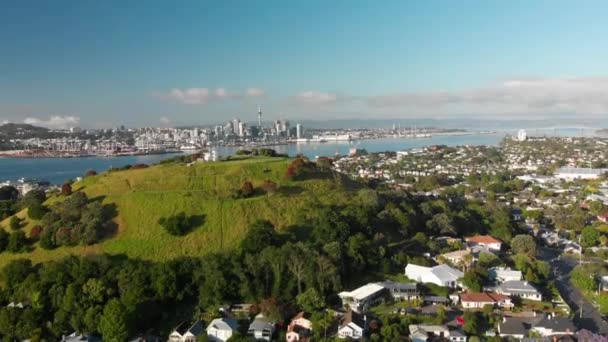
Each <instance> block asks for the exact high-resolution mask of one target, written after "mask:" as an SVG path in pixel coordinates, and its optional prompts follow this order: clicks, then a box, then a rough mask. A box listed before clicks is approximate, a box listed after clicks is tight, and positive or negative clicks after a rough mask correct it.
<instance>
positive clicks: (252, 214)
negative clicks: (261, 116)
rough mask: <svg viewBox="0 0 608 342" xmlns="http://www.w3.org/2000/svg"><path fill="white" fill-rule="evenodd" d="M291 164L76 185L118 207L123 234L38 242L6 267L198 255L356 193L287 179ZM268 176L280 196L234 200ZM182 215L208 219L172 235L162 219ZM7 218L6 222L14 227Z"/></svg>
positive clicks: (215, 167) (246, 164)
mask: <svg viewBox="0 0 608 342" xmlns="http://www.w3.org/2000/svg"><path fill="white" fill-rule="evenodd" d="M289 162H290V160H289V159H287V158H262V157H256V158H246V159H242V160H235V161H225V162H215V163H197V164H195V165H192V166H190V167H188V166H186V165H183V164H164V165H156V166H153V167H150V168H146V169H137V170H127V171H118V172H111V173H104V174H101V175H98V176H94V177H88V178H85V179H84V180H82V181H80V182H78V183H75V184H74V186H73V189H74V191H84V192H85V193H86V194H87V195H88V196H89V198H102V199H103V203H104V204H111V205H112V204H113V205H115V206H116V209H117V213H118V214H117V216H116V217H115V218H114V222H115V223H116V224H117V226H118V229H117V232H115V233H114V235H113V236H112V237H108V238H107V239H105V240H104V241H102V242H101V243H98V244H95V245H92V246H86V247H85V246H76V247H60V248H57V249H54V250H45V249H42V248H41V247H39V246H38V245H37V244H34V245H33V246H32V250H31V251H30V252H26V253H18V254H11V253H9V252H4V253H1V254H0V266H3V265H4V264H6V263H7V262H8V261H9V260H12V259H15V258H30V259H32V261H33V262H43V261H48V260H53V259H57V258H61V257H63V256H66V255H70V254H75V255H84V254H89V253H90V254H93V253H103V252H105V253H110V254H126V255H128V256H130V257H139V258H143V259H149V260H166V259H170V258H175V257H179V256H199V255H204V254H206V253H209V252H215V251H219V250H222V249H232V248H235V247H236V246H238V243H239V241H240V240H241V238H242V236H243V234H244V233H245V232H246V230H247V228H248V226H249V224H250V223H252V222H253V221H255V220H257V219H268V220H270V221H271V222H273V224H274V225H275V226H276V227H277V229H278V230H279V231H285V230H286V228H288V227H289V226H290V225H292V224H295V223H296V219H297V217H298V215H299V214H300V213H301V212H302V210H304V209H305V208H306V207H307V206H308V205H309V204H310V203H311V201H316V202H319V203H324V204H342V203H345V202H346V201H347V200H348V199H349V197H350V195H351V191H350V190H345V189H344V187H343V186H337V185H336V181H335V180H334V179H333V178H332V177H326V179H309V180H304V181H289V180H287V179H286V178H285V171H286V169H287V166H288V164H289ZM267 179H269V180H272V181H274V182H276V183H277V185H279V191H277V192H275V193H272V194H263V195H259V196H256V197H252V198H247V199H235V198H234V196H233V195H234V194H235V192H236V191H237V189H239V188H240V187H241V186H242V184H243V182H245V181H251V182H252V183H253V185H254V186H256V187H257V186H259V185H261V184H262V182H263V181H264V180H267ZM57 200H60V198H56V197H55V198H50V199H49V200H48V202H49V203H52V202H53V201H57ZM182 211H183V212H185V213H186V214H187V215H202V216H203V217H204V222H203V223H202V225H201V226H199V227H197V228H196V229H194V231H192V232H190V233H189V234H187V235H185V236H182V237H176V236H171V235H169V234H168V233H167V232H165V230H164V229H163V228H162V227H161V226H160V225H159V224H158V220H159V219H160V218H161V217H167V216H171V215H173V214H177V213H179V212H182ZM17 215H18V216H19V217H22V218H26V221H25V222H26V226H25V227H24V228H22V229H24V230H25V231H26V233H29V230H30V229H31V228H32V227H33V226H34V225H35V224H36V222H35V221H33V220H31V219H29V218H27V215H26V213H25V211H22V212H20V213H18V214H17ZM8 220H9V219H7V220H5V221H4V222H2V223H1V224H2V227H4V229H7V230H8V228H7V227H8ZM28 235H29V234H28Z"/></svg>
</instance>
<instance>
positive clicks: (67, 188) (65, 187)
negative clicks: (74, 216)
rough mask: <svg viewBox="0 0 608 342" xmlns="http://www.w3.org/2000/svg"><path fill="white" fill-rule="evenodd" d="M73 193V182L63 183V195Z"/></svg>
mask: <svg viewBox="0 0 608 342" xmlns="http://www.w3.org/2000/svg"><path fill="white" fill-rule="evenodd" d="M71 194H72V184H70V183H67V182H66V183H63V185H62V186H61V195H63V196H70V195H71Z"/></svg>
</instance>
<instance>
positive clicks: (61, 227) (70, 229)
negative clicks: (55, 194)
mask: <svg viewBox="0 0 608 342" xmlns="http://www.w3.org/2000/svg"><path fill="white" fill-rule="evenodd" d="M49 209H50V211H49V212H48V213H46V214H45V215H44V216H43V217H42V220H41V221H40V225H41V226H42V227H43V230H42V233H41V235H40V245H41V246H42V247H43V248H46V249H52V248H55V247H57V246H63V245H68V246H74V245H78V244H81V245H90V244H93V243H96V242H98V241H99V240H100V239H101V238H102V237H103V234H104V229H106V228H108V226H109V224H110V220H111V218H112V216H113V213H112V212H111V211H110V210H108V209H109V208H107V207H105V208H104V206H103V205H102V204H101V202H100V201H90V200H89V199H88V198H87V195H86V194H85V193H84V192H75V193H73V194H72V195H70V196H68V197H67V198H66V199H65V200H64V201H62V202H57V203H54V204H53V205H51V206H50V208H49Z"/></svg>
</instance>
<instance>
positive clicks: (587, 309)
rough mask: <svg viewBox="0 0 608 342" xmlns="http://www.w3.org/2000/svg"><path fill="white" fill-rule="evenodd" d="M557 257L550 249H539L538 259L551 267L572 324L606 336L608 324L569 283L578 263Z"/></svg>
mask: <svg viewBox="0 0 608 342" xmlns="http://www.w3.org/2000/svg"><path fill="white" fill-rule="evenodd" d="M559 255H560V252H559V251H556V250H553V249H550V248H541V249H540V251H539V257H540V259H541V260H544V261H546V262H548V263H549V264H550V265H551V269H552V271H553V276H554V279H555V286H556V287H557V289H558V290H559V293H560V294H561V296H562V298H563V299H564V300H565V301H566V303H567V304H568V305H569V306H570V308H571V309H572V313H573V316H574V323H575V324H576V325H577V327H578V328H579V329H587V330H590V331H593V332H595V333H600V334H608V323H606V322H605V321H604V320H603V319H602V316H601V315H600V313H599V311H598V310H597V309H596V308H595V307H594V306H593V304H591V303H590V302H589V301H588V300H587V299H585V298H584V297H583V295H582V294H581V292H580V291H579V290H578V289H577V288H575V287H574V286H573V285H572V284H571V283H570V272H572V270H573V269H574V267H575V266H576V265H577V263H578V261H577V260H576V259H574V258H560V257H559ZM581 304H582V311H583V314H582V318H581V314H580V308H581Z"/></svg>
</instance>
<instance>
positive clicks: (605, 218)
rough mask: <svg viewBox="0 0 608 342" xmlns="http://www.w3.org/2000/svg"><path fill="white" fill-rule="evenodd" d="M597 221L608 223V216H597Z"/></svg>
mask: <svg viewBox="0 0 608 342" xmlns="http://www.w3.org/2000/svg"><path fill="white" fill-rule="evenodd" d="M597 220H598V221H600V222H603V223H607V222H608V214H601V215H597Z"/></svg>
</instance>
